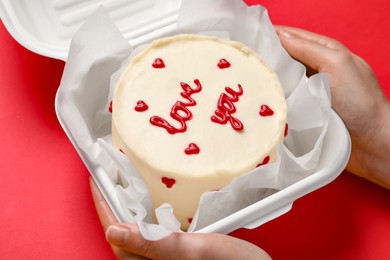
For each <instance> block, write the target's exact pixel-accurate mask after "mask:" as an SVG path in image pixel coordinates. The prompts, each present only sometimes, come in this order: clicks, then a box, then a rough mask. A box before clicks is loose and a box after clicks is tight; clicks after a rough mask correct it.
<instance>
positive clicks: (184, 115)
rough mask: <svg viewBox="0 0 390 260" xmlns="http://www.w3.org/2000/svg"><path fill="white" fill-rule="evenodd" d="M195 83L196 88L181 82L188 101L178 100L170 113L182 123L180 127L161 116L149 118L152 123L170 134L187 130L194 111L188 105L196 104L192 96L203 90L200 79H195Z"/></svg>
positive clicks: (183, 93) (182, 93)
mask: <svg viewBox="0 0 390 260" xmlns="http://www.w3.org/2000/svg"><path fill="white" fill-rule="evenodd" d="M194 83H195V85H196V88H194V89H193V88H191V87H190V85H188V84H187V83H184V82H181V83H180V85H181V88H182V89H183V90H184V92H181V93H180V95H181V96H182V97H184V98H185V99H186V100H187V101H188V102H182V101H176V103H175V104H174V105H173V107H172V109H171V112H170V115H171V117H172V118H173V119H175V120H176V121H178V122H179V123H180V127H179V128H177V127H174V126H172V125H171V124H170V123H169V122H168V121H167V120H165V119H164V118H162V117H160V116H152V117H151V118H150V120H149V121H150V123H151V124H152V125H155V126H158V127H163V128H165V130H167V132H168V133H170V134H176V133H181V132H185V131H186V130H187V124H186V121H188V120H190V119H191V118H192V113H191V111H190V110H189V109H188V108H187V107H188V106H195V105H196V101H195V100H194V99H193V98H192V97H191V95H192V94H194V93H198V92H200V91H201V90H202V85H201V84H200V81H199V80H198V79H195V80H194ZM179 112H181V113H179Z"/></svg>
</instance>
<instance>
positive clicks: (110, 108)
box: [108, 100, 112, 113]
mask: <svg viewBox="0 0 390 260" xmlns="http://www.w3.org/2000/svg"><path fill="white" fill-rule="evenodd" d="M108 112H110V113H112V100H111V101H110V105H109V106H108Z"/></svg>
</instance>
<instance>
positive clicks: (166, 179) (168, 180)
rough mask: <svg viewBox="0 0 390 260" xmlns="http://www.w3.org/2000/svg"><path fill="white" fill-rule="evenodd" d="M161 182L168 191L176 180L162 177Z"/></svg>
mask: <svg viewBox="0 0 390 260" xmlns="http://www.w3.org/2000/svg"><path fill="white" fill-rule="evenodd" d="M161 182H162V183H164V184H165V186H167V188H168V189H170V188H172V186H173V185H174V184H175V183H176V180H175V179H172V178H168V177H162V178H161Z"/></svg>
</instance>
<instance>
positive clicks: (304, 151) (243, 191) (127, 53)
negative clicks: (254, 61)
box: [57, 0, 331, 240]
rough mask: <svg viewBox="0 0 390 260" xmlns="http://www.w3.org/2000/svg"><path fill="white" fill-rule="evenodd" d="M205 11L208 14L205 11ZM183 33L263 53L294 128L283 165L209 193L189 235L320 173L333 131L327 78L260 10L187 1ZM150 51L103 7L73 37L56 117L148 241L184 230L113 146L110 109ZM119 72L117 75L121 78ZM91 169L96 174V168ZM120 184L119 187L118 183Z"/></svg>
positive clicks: (282, 153)
mask: <svg viewBox="0 0 390 260" xmlns="http://www.w3.org/2000/svg"><path fill="white" fill-rule="evenodd" d="M205 10H207V11H205ZM177 28H178V29H177V32H174V33H172V34H179V33H194V34H207V35H215V36H218V37H221V38H225V39H231V40H235V41H239V42H242V43H244V44H246V45H247V46H249V47H250V48H252V49H253V50H255V51H257V52H258V53H259V54H260V55H261V56H262V57H263V58H264V60H265V61H266V62H267V64H268V65H269V66H270V67H271V68H272V69H273V70H274V71H275V72H276V73H277V74H278V76H279V79H280V81H281V83H282V85H283V87H284V90H285V95H286V100H287V106H288V116H287V122H288V126H289V132H288V136H287V137H286V139H285V142H284V144H283V145H281V146H280V147H279V149H278V155H277V161H276V162H275V163H271V164H268V165H265V166H263V167H259V168H256V169H255V170H253V171H252V172H249V173H247V174H245V175H243V176H241V177H238V178H236V179H235V180H234V181H233V182H232V183H231V184H230V185H228V186H227V187H225V188H223V189H221V190H220V191H218V192H206V193H205V194H204V195H203V196H202V198H201V200H200V205H199V209H198V212H197V214H196V216H195V217H194V219H193V221H192V223H191V225H190V228H189V230H188V232H192V231H196V230H199V229H201V228H203V227H206V226H208V225H210V224H211V223H213V222H215V221H217V220H220V219H222V218H223V217H226V216H228V215H230V214H232V213H234V212H236V211H238V210H240V209H242V208H245V207H247V206H249V205H251V204H253V203H255V202H257V201H259V200H261V199H263V198H265V197H266V196H270V195H272V194H273V193H275V192H277V191H278V190H281V189H283V188H285V187H288V186H289V185H291V184H293V183H295V182H298V181H300V180H302V179H303V178H305V177H307V176H309V175H311V174H313V173H314V172H315V169H316V166H317V163H318V161H319V156H320V154H321V148H322V142H323V138H324V135H325V133H326V130H327V126H328V120H329V114H330V111H331V107H330V92H329V84H328V79H327V76H326V75H324V74H316V75H314V76H312V77H310V78H307V77H306V75H305V72H306V70H305V67H304V66H303V65H302V64H300V63H298V62H296V61H295V60H293V59H292V58H291V57H290V56H289V55H288V54H287V52H286V51H285V50H284V49H283V48H282V46H281V44H280V42H279V39H278V37H277V34H276V32H275V30H274V28H273V26H272V24H271V22H270V20H269V17H268V14H267V11H266V10H265V9H264V8H263V7H261V6H251V7H248V6H247V5H246V4H245V3H243V2H242V1H237V0H229V1H227V0H220V1H213V0H202V1H199V0H198V1H190V0H183V1H182V6H181V8H180V10H179V18H178V27H177ZM142 48H144V46H140V47H137V48H133V47H132V46H130V44H129V43H128V42H127V41H126V40H125V39H124V38H123V36H122V34H121V33H120V31H119V30H118V28H117V27H116V26H115V24H114V22H113V21H112V20H111V18H110V17H109V15H108V14H107V12H106V11H105V9H104V8H102V7H101V8H99V9H98V10H97V11H96V12H95V13H94V14H93V15H92V16H91V17H90V18H89V20H88V21H87V22H86V23H85V24H84V25H83V27H82V28H81V29H80V30H79V31H78V32H77V33H76V35H75V36H74V38H73V40H72V43H71V48H70V52H69V55H68V59H67V62H66V66H65V70H64V74H63V78H62V81H61V85H60V89H59V92H58V96H57V106H58V111H57V112H58V113H59V115H60V116H61V118H62V119H63V122H64V124H65V125H66V128H67V129H68V131H69V132H70V134H71V135H72V136H73V138H74V142H75V145H77V146H78V147H79V148H80V149H81V150H82V152H83V153H84V154H85V155H86V156H87V157H88V158H89V160H90V161H92V162H93V163H94V164H95V165H98V166H100V167H103V168H104V169H105V171H106V172H107V174H108V175H109V177H110V178H111V179H112V180H113V181H116V182H119V184H118V185H117V186H116V187H117V188H116V192H117V194H118V196H119V198H120V201H121V204H122V205H123V206H124V207H125V208H126V209H128V211H129V213H130V216H131V221H133V222H135V223H137V224H138V226H139V228H140V231H141V233H142V235H143V236H144V237H145V238H146V239H150V240H157V239H161V238H162V237H164V236H166V235H168V234H170V233H172V232H180V224H179V222H178V221H177V220H176V218H175V217H174V216H173V214H172V208H171V207H170V205H168V204H164V205H162V206H161V207H159V208H158V209H157V210H156V215H157V218H158V221H159V224H153V223H152V220H151V216H152V210H153V207H152V203H151V201H150V197H149V195H148V192H147V189H146V186H145V184H144V183H143V180H142V178H141V177H140V175H139V174H138V173H137V171H136V170H135V169H134V167H133V166H132V164H131V162H130V161H129V160H128V159H127V158H126V157H125V156H124V155H123V154H122V153H120V152H118V151H117V150H115V149H114V148H113V147H112V146H111V114H110V112H109V111H108V104H109V101H110V100H111V96H112V88H110V85H111V86H115V83H116V80H117V78H118V77H119V76H118V75H119V74H120V71H121V68H123V67H124V66H125V65H126V64H127V62H128V60H129V59H131V57H132V56H133V55H134V54H135V53H138V52H139V51H140V50H141V49H142ZM115 72H116V73H115ZM92 170H93V169H92ZM118 180H119V181H118Z"/></svg>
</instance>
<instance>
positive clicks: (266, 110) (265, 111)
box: [259, 105, 274, 116]
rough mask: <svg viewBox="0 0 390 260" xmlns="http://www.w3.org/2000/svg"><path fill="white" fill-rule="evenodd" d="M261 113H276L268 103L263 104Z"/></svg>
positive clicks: (267, 114)
mask: <svg viewBox="0 0 390 260" xmlns="http://www.w3.org/2000/svg"><path fill="white" fill-rule="evenodd" d="M259 114H260V115H261V116H272V115H273V114H274V111H273V110H272V109H271V108H270V107H269V106H267V105H261V106H260V113H259Z"/></svg>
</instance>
